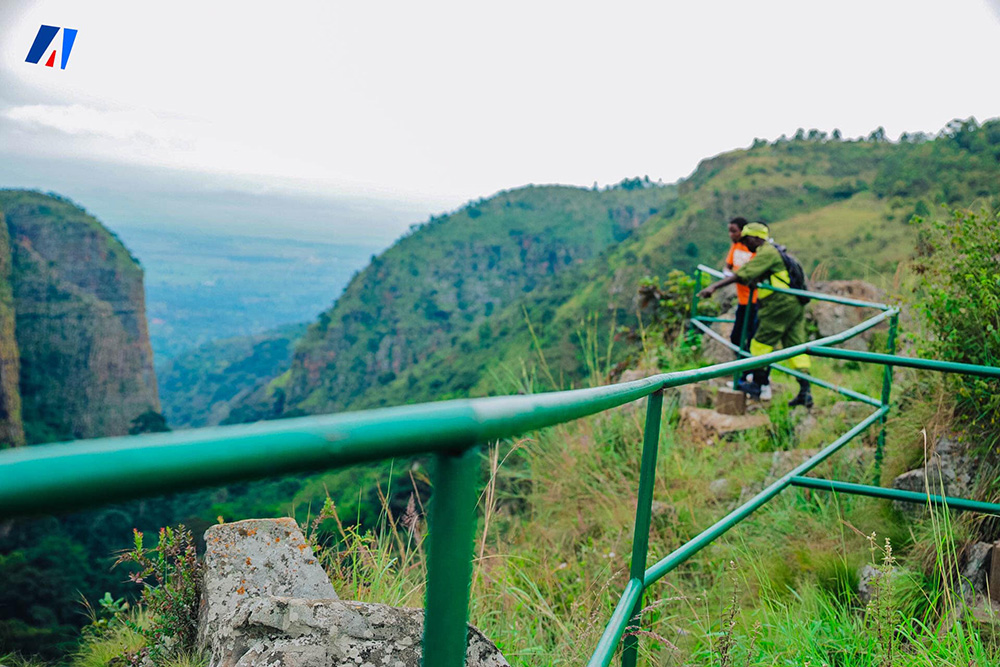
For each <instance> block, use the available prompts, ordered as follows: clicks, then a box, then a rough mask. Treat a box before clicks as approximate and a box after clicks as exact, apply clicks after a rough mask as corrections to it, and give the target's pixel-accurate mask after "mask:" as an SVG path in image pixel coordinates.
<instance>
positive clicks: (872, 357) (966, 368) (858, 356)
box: [808, 341, 1000, 378]
mask: <svg viewBox="0 0 1000 667" xmlns="http://www.w3.org/2000/svg"><path fill="white" fill-rule="evenodd" d="M808 353H809V354H811V355H814V356H817V357H829V358H831V359H846V360H848V361H864V362H868V363H873V364H888V365H891V366H905V367H907V368H919V369H922V370H928V371H940V372H942V373H962V374H963V375H978V376H980V377H988V378H1000V368H997V367H995V366H977V365H976V364H960V363H957V362H954V361H938V360H937V359H918V358H916V357H900V356H897V355H895V354H879V353H877V352H860V351H858V350H841V349H838V348H833V347H827V344H826V343H820V342H819V341H815V342H813V343H812V344H810V345H809V349H808Z"/></svg>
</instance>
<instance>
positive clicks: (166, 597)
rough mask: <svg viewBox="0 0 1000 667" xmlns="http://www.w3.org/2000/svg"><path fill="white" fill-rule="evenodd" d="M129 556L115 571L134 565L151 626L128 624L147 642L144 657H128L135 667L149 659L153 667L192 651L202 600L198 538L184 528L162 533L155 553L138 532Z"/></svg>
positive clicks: (134, 577)
mask: <svg viewBox="0 0 1000 667" xmlns="http://www.w3.org/2000/svg"><path fill="white" fill-rule="evenodd" d="M134 536H135V541H134V544H133V548H132V550H131V551H129V552H127V553H125V554H123V555H122V556H121V557H120V558H119V559H118V561H117V562H116V563H115V564H116V565H118V564H121V563H132V564H134V565H137V566H138V571H136V572H132V573H131V574H130V575H129V578H130V579H131V580H132V581H133V582H134V583H136V584H138V585H139V586H140V587H141V588H142V604H143V606H144V607H145V609H146V614H147V615H148V618H149V624H148V626H141V625H138V624H136V623H134V622H131V621H128V620H126V621H125V623H126V624H129V627H130V629H131V630H133V631H134V632H136V633H138V634H140V635H142V636H143V637H144V638H145V639H146V646H145V647H144V648H143V649H142V651H141V653H142V655H141V656H138V655H137V656H129V658H130V660H131V661H132V662H133V663H138V662H140V661H141V658H142V657H145V656H148V657H149V659H150V660H151V661H152V664H153V665H154V666H155V667H162V666H164V665H166V664H167V661H168V660H170V659H171V658H174V657H176V656H178V655H181V654H183V653H185V652H190V651H192V650H193V649H194V646H195V639H196V637H197V632H198V594H199V587H200V584H201V576H202V565H201V563H200V562H199V561H198V557H197V553H196V551H195V543H194V536H193V535H192V534H191V531H189V530H188V529H187V528H185V527H184V526H177V528H171V527H169V526H168V527H165V528H161V529H160V535H159V540H158V541H157V544H156V546H155V547H153V548H151V549H150V548H147V547H145V545H144V543H143V534H142V533H141V532H140V531H138V530H136V531H135V532H134Z"/></svg>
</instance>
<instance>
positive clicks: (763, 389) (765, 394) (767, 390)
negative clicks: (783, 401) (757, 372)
mask: <svg viewBox="0 0 1000 667" xmlns="http://www.w3.org/2000/svg"><path fill="white" fill-rule="evenodd" d="M760 400H762V401H770V400H771V385H769V384H762V385H760Z"/></svg>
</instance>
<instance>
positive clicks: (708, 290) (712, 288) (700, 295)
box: [698, 285, 715, 299]
mask: <svg viewBox="0 0 1000 667" xmlns="http://www.w3.org/2000/svg"><path fill="white" fill-rule="evenodd" d="M713 294H715V285H709V286H708V287H706V288H705V289H703V290H702V291H700V292H698V298H700V299H707V298H709V297H710V296H712V295H713Z"/></svg>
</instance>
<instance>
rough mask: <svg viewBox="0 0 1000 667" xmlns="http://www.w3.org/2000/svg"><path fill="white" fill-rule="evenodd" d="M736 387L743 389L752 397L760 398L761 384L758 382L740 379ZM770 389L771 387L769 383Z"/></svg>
mask: <svg viewBox="0 0 1000 667" xmlns="http://www.w3.org/2000/svg"><path fill="white" fill-rule="evenodd" d="M736 388H737V389H739V390H740V391H742V392H743V393H744V394H746V395H747V396H749V397H750V398H754V399H757V400H760V390H761V386H760V385H759V384H757V383H756V382H747V381H746V380H740V381H739V383H738V384H737V385H736ZM768 389H770V386H769V385H768Z"/></svg>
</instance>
